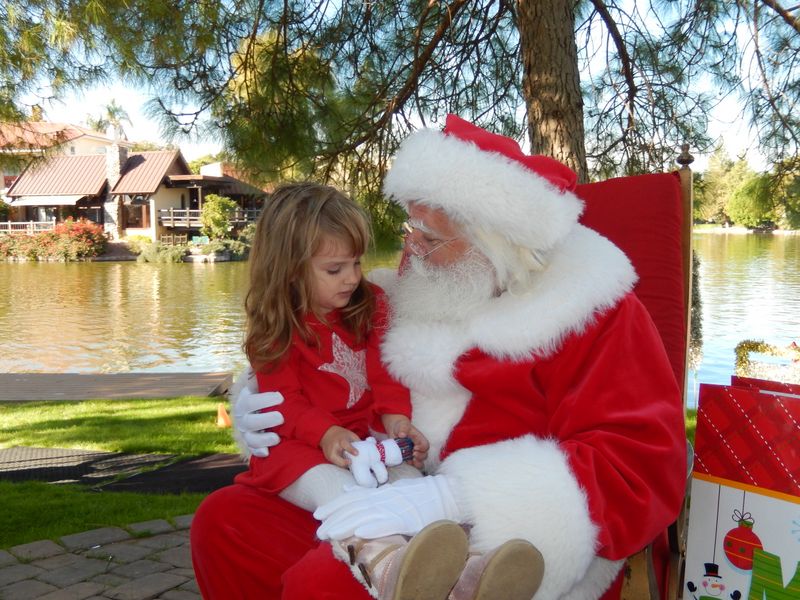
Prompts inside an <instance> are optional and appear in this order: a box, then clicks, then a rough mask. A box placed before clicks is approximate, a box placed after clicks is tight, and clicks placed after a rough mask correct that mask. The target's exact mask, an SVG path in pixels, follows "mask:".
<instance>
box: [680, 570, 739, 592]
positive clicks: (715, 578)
mask: <svg viewBox="0 0 800 600" xmlns="http://www.w3.org/2000/svg"><path fill="white" fill-rule="evenodd" d="M703 564H704V565H705V568H706V569H705V575H703V579H702V580H701V581H700V586H701V587H702V588H703V590H702V591H701V594H702V595H701V596H698V595H697V594H695V592H696V591H697V586H696V585H695V584H694V583H693V582H691V581H689V582H687V583H686V587H687V588H689V591H690V592H692V598H694V600H714V599H715V598H721V597H722V594H723V593H725V588H726V586H725V583H723V581H722V577H721V576H720V574H719V565H717V564H716V563H703ZM730 597H731V600H740V598H741V597H742V593H741V592H740V591H739V590H734V591H733V593H732V594H731V595H730Z"/></svg>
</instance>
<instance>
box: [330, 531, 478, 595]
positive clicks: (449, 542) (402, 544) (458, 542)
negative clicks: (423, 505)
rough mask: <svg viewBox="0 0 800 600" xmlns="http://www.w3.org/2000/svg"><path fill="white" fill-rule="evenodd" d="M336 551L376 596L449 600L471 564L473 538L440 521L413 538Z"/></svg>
mask: <svg viewBox="0 0 800 600" xmlns="http://www.w3.org/2000/svg"><path fill="white" fill-rule="evenodd" d="M332 544H333V553H334V555H336V556H337V557H338V558H339V559H341V560H344V561H346V562H347V563H348V564H349V565H350V569H351V570H352V571H353V574H354V575H355V577H356V579H358V580H359V581H360V582H361V583H362V584H363V585H364V587H366V589H367V591H368V592H369V593H370V595H371V596H372V597H373V598H378V599H380V600H446V599H447V595H448V594H449V592H450V590H451V589H452V588H453V585H455V583H456V581H457V580H458V577H459V575H460V574H461V570H462V569H463V568H464V565H465V563H466V560H467V551H468V543H467V535H466V533H464V530H463V529H462V528H461V527H460V526H459V525H458V524H457V523H454V522H452V521H436V522H435V523H431V524H430V525H428V526H427V527H425V528H424V529H423V530H422V531H420V532H419V533H418V534H417V535H415V536H414V537H412V538H411V539H408V538H406V537H404V536H402V535H392V536H387V537H383V538H378V539H375V540H364V539H360V538H349V539H346V540H342V541H339V542H332Z"/></svg>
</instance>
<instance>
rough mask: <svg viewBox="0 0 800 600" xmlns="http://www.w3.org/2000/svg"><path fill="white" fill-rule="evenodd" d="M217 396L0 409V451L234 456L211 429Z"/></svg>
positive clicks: (226, 439)
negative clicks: (14, 448)
mask: <svg viewBox="0 0 800 600" xmlns="http://www.w3.org/2000/svg"><path fill="white" fill-rule="evenodd" d="M219 401H220V400H219V398H197V397H191V396H187V397H182V398H169V399H156V400H87V401H85V402H24V403H18V404H3V405H0V414H2V419H0V448H8V447H10V446H35V447H47V448H79V449H82V450H102V451H107V452H130V453H148V452H153V453H158V454H180V455H186V456H198V455H205V454H215V453H217V452H236V451H237V450H236V446H235V444H234V443H233V440H232V438H231V433H230V430H229V429H220V428H219V427H217V426H216V416H217V404H218V403H219Z"/></svg>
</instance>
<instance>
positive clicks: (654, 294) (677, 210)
mask: <svg viewBox="0 0 800 600" xmlns="http://www.w3.org/2000/svg"><path fill="white" fill-rule="evenodd" d="M692 160H693V158H692V157H691V155H689V153H688V146H684V147H683V152H682V154H681V155H680V156H679V157H678V163H679V164H681V165H682V167H681V168H680V170H678V171H676V172H672V173H659V174H648V175H637V176H633V177H621V178H616V179H609V180H606V181H600V182H597V183H590V184H585V185H580V186H578V189H577V191H576V193H577V195H578V196H580V197H581V198H582V199H583V200H584V201H585V203H586V209H585V211H584V214H583V216H582V217H581V222H582V223H583V224H584V225H586V226H587V227H590V228H591V229H594V230H595V231H597V232H599V233H600V234H601V235H603V236H605V237H607V238H608V239H609V240H611V241H612V242H614V243H615V244H616V245H617V246H619V247H620V248H621V249H622V250H623V251H624V252H625V254H627V255H628V258H629V259H630V260H631V262H632V263H633V266H634V268H635V269H636V272H637V273H638V275H639V281H638V283H637V285H636V288H635V290H634V291H635V293H636V294H637V295H638V296H639V299H640V300H641V301H642V303H643V304H644V305H645V307H646V308H647V309H648V311H649V312H650V315H651V316H652V318H653V321H654V322H655V325H656V328H657V329H658V331H659V333H660V334H661V338H662V340H663V342H664V347H665V348H666V350H667V355H668V356H669V359H670V362H671V364H672V368H673V371H674V372H675V378H676V380H677V381H678V383H679V387H680V388H681V390H682V393H683V403H684V406H685V404H686V383H685V382H686V369H687V357H688V345H689V331H690V329H689V318H690V315H691V289H692V286H691V275H692V250H691V227H692V172H691V170H690V169H689V164H691V162H692ZM687 491H688V490H687ZM686 512H687V511H686V506H685V505H684V509H683V510H682V511H681V516H680V517H679V519H678V521H677V522H676V523H675V524H673V525H672V526H671V527H670V528H669V530H668V531H665V532H664V535H662V536H660V537H659V538H658V539H656V540H653V542H652V543H651V544H649V545H648V546H647V547H646V548H644V549H642V551H641V552H639V553H638V554H636V555H634V556H632V557H630V558H629V559H628V562H627V565H626V569H625V579H624V583H623V591H622V598H624V599H626V600H658V599H662V600H675V599H676V598H680V597H681V585H682V578H683V559H684V556H685V539H686V535H685V533H686V522H685V515H686Z"/></svg>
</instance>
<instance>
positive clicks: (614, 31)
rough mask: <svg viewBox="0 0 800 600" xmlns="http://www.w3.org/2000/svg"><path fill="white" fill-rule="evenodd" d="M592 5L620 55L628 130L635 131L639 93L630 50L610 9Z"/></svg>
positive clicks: (597, 1)
mask: <svg viewBox="0 0 800 600" xmlns="http://www.w3.org/2000/svg"><path fill="white" fill-rule="evenodd" d="M592 4H593V5H594V8H595V10H596V11H597V12H598V14H599V15H600V18H601V19H603V22H604V23H605V24H606V27H607V28H608V34H609V35H610V36H611V39H612V40H614V45H615V46H616V47H617V52H618V53H619V59H620V62H621V63H622V73H623V75H624V77H625V81H626V82H627V83H628V128H629V129H633V127H634V102H635V101H636V94H637V92H638V88H637V86H636V82H635V81H634V79H633V61H632V60H631V57H630V54H628V48H627V46H626V45H625V40H624V39H622V34H621V33H620V31H619V28H618V27H617V23H616V22H615V21H614V18H613V17H612V16H611V13H609V12H608V8H607V7H606V5H605V3H604V2H603V0H592Z"/></svg>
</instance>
